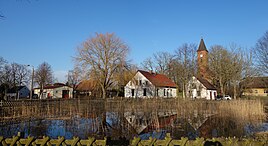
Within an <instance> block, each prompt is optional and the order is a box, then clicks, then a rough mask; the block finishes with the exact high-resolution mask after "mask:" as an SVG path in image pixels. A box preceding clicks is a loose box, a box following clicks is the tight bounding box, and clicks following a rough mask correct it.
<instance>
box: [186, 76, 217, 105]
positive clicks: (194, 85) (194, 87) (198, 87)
mask: <svg viewBox="0 0 268 146" xmlns="http://www.w3.org/2000/svg"><path fill="white" fill-rule="evenodd" d="M188 88H189V89H191V90H189V91H188V92H187V93H188V97H190V98H193V99H200V98H203V99H207V100H215V99H216V96H217V90H216V88H215V87H214V86H213V85H212V84H211V83H209V82H208V81H207V80H206V79H203V78H197V77H192V79H191V80H190V82H189V84H188Z"/></svg>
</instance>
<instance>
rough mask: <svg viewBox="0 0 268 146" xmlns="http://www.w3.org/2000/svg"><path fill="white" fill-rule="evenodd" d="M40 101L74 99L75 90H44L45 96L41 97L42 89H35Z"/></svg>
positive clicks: (69, 88) (67, 87)
mask: <svg viewBox="0 0 268 146" xmlns="http://www.w3.org/2000/svg"><path fill="white" fill-rule="evenodd" d="M34 94H37V95H38V97H39V99H56V98H73V88H71V87H69V86H61V87H51V88H44V89H43V96H42V95H40V94H41V93H40V88H37V89H34Z"/></svg>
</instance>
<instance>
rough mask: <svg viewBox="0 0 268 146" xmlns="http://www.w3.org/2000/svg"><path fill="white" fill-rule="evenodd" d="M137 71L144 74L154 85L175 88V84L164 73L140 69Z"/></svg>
mask: <svg viewBox="0 0 268 146" xmlns="http://www.w3.org/2000/svg"><path fill="white" fill-rule="evenodd" d="M138 72H140V73H141V74H142V75H144V76H145V77H146V78H147V79H148V80H149V81H150V82H151V83H152V84H153V85H155V86H156V87H173V88H177V85H176V84H175V83H174V82H173V81H172V80H170V79H169V78H168V77H167V76H166V75H163V74H157V73H150V72H147V71H142V70H138Z"/></svg>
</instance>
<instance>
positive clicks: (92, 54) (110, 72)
mask: <svg viewBox="0 0 268 146" xmlns="http://www.w3.org/2000/svg"><path fill="white" fill-rule="evenodd" d="M128 51H129V47H128V46H127V45H126V44H125V43H124V42H123V41H122V40H121V39H120V38H118V37H117V36H116V35H115V34H114V33H106V34H101V33H96V35H95V36H94V37H91V38H89V39H88V40H86V41H85V42H84V43H83V44H82V46H81V47H78V48H77V53H78V55H77V56H76V60H77V61H78V62H79V63H80V64H82V66H83V67H84V68H85V69H88V70H87V71H89V72H91V73H92V74H94V77H95V80H97V81H98V83H99V85H100V87H101V89H102V98H106V93H107V90H108V88H109V87H111V85H112V83H113V78H114V74H115V72H116V70H118V68H120V67H122V64H124V62H125V60H126V57H127V54H128Z"/></svg>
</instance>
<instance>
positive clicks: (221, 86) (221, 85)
mask: <svg viewBox="0 0 268 146" xmlns="http://www.w3.org/2000/svg"><path fill="white" fill-rule="evenodd" d="M223 91H224V90H223V83H222V79H221V78H220V92H221V95H224V93H223Z"/></svg>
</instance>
